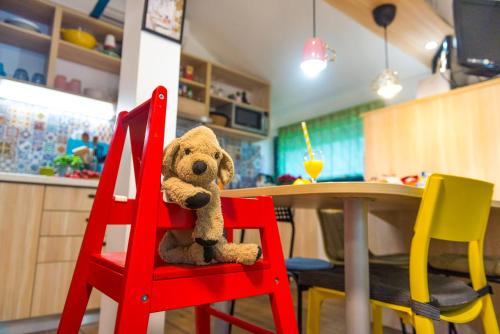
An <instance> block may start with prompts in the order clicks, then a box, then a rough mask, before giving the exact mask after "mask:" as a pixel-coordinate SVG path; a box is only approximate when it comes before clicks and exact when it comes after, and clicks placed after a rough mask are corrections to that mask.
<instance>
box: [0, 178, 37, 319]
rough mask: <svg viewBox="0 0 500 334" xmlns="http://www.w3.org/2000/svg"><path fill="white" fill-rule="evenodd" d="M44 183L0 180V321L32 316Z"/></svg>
mask: <svg viewBox="0 0 500 334" xmlns="http://www.w3.org/2000/svg"><path fill="white" fill-rule="evenodd" d="M43 193H44V187H43V186H39V185H27V184H15V183H0V199H1V200H0V245H2V246H1V251H0V268H1V269H0V321H4V320H12V319H21V318H26V317H29V315H30V306H31V296H32V289H33V280H34V277H35V265H36V258H37V244H38V235H39V229H40V218H41V214H42V205H43Z"/></svg>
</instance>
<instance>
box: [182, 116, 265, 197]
mask: <svg viewBox="0 0 500 334" xmlns="http://www.w3.org/2000/svg"><path fill="white" fill-rule="evenodd" d="M198 125H201V124H200V123H197V122H194V121H190V120H186V119H181V118H179V119H178V120H177V137H180V136H182V135H183V134H184V133H185V132H186V131H188V130H189V129H192V128H194V127H195V126H198ZM217 138H218V139H219V143H220V144H221V146H222V147H223V148H224V149H225V150H226V151H227V153H229V155H230V156H231V157H232V158H233V161H234V167H235V176H234V178H233V181H232V182H231V183H230V184H229V185H228V188H248V187H255V185H256V178H257V174H259V173H260V171H261V168H262V155H261V152H260V146H257V145H253V144H252V143H251V142H247V141H243V140H237V139H233V138H229V137H225V136H221V135H219V134H217Z"/></svg>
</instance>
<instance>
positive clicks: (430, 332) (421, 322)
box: [414, 315, 434, 334]
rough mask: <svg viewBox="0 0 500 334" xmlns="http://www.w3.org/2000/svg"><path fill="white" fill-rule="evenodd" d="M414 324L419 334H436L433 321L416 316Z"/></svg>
mask: <svg viewBox="0 0 500 334" xmlns="http://www.w3.org/2000/svg"><path fill="white" fill-rule="evenodd" d="M414 322H415V331H416V332H417V333H425V334H434V324H433V322H432V320H431V319H429V318H426V317H422V316H419V315H416V316H415V320H414Z"/></svg>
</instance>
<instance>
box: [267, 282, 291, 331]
mask: <svg viewBox="0 0 500 334" xmlns="http://www.w3.org/2000/svg"><path fill="white" fill-rule="evenodd" d="M269 299H270V302H271V308H272V310H273V318H274V324H275V326H276V333H278V334H290V333H298V327H297V321H296V318H295V311H294V309H293V300H292V295H291V294H290V286H289V284H288V280H287V278H286V277H281V279H280V280H279V281H278V282H277V283H276V287H275V289H274V292H273V293H271V294H269Z"/></svg>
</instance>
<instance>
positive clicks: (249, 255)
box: [237, 244, 262, 265]
mask: <svg viewBox="0 0 500 334" xmlns="http://www.w3.org/2000/svg"><path fill="white" fill-rule="evenodd" d="M239 251H240V254H239V256H238V261H237V262H239V263H242V264H245V265H252V264H254V263H255V262H256V261H257V260H258V259H260V258H261V257H262V248H260V246H258V245H255V244H240V249H239Z"/></svg>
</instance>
